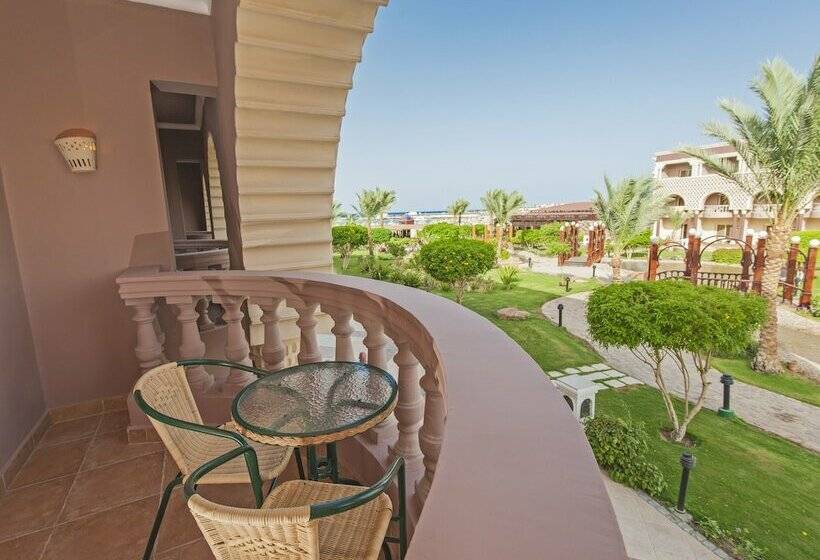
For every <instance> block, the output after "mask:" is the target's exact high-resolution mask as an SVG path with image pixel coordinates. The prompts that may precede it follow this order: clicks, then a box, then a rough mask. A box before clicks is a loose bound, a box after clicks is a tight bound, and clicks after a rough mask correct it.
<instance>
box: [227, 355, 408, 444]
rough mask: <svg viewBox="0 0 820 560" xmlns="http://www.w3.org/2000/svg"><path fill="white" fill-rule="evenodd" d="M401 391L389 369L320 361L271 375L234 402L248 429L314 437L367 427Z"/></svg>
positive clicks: (235, 411) (240, 420)
mask: <svg viewBox="0 0 820 560" xmlns="http://www.w3.org/2000/svg"><path fill="white" fill-rule="evenodd" d="M397 392H398V389H397V386H396V380H395V379H393V376H392V375H390V374H389V373H387V372H386V371H384V370H382V369H380V368H377V367H375V366H371V365H368V364H362V363H359V362H316V363H313V364H303V365H299V366H295V367H291V368H287V369H283V370H281V371H278V372H275V373H271V374H270V375H266V376H264V377H261V378H259V379H258V380H256V381H254V382H253V383H251V384H250V385H248V386H247V387H245V388H244V389H242V391H241V392H240V393H239V394H238V395H237V396H236V398H235V399H234V401H233V418H234V421H235V422H236V423H237V424H239V425H240V426H242V427H243V428H245V429H246V430H248V431H250V432H254V433H257V434H262V435H265V436H274V437H277V436H278V437H310V436H319V435H325V434H332V433H335V432H342V431H347V430H350V429H352V428H355V427H356V426H360V425H364V424H366V423H367V422H368V421H369V420H372V419H373V418H376V417H378V416H379V415H381V414H383V413H384V412H385V411H386V410H387V409H389V408H390V407H391V406H392V405H393V404H394V402H395V400H396V394H397Z"/></svg>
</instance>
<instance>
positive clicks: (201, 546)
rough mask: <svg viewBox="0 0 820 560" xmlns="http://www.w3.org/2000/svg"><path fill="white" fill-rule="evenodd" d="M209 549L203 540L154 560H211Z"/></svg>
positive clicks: (211, 555)
mask: <svg viewBox="0 0 820 560" xmlns="http://www.w3.org/2000/svg"><path fill="white" fill-rule="evenodd" d="M213 559H214V555H213V553H212V552H211V548H210V547H209V546H208V543H206V542H205V540H204V539H200V540H198V541H195V542H192V543H189V544H186V545H184V546H180V547H178V548H175V549H173V550H170V551H168V552H164V553H162V554H159V555H157V557H156V560H213Z"/></svg>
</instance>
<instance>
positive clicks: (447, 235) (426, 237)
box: [418, 222, 470, 243]
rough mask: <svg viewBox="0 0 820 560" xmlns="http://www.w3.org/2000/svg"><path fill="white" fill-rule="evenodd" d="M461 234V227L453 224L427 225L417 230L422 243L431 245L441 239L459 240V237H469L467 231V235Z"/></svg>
mask: <svg viewBox="0 0 820 560" xmlns="http://www.w3.org/2000/svg"><path fill="white" fill-rule="evenodd" d="M462 232H463V230H462V229H461V227H459V226H457V225H455V224H449V223H447V222H439V223H437V224H427V225H426V226H424V227H423V228H421V229H420V230H419V233H418V235H419V239H420V240H421V242H422V243H431V242H433V241H440V240H442V239H459V238H461V237H469V236H470V233H469V231H467V235H463V234H462Z"/></svg>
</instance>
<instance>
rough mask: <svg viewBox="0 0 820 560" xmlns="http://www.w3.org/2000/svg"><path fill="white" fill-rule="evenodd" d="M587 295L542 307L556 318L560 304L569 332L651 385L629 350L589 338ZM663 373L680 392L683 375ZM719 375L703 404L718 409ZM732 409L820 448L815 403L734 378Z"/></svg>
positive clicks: (667, 367)
mask: <svg viewBox="0 0 820 560" xmlns="http://www.w3.org/2000/svg"><path fill="white" fill-rule="evenodd" d="M588 297H589V294H588V293H581V294H572V295H570V296H567V297H562V298H558V299H554V300H552V301H548V302H547V303H545V304H544V305H543V307H542V308H541V311H542V313H543V314H544V315H545V316H546V317H547V318H548V319H550V320H552V321H554V322H557V320H558V310H557V306H558V304H563V305H564V326H565V327H566V328H567V330H568V331H569V332H571V333H572V334H574V335H575V336H578V337H580V338H583V339H584V340H586V341H588V342H589V343H590V344H591V345H592V346H593V347H594V348H595V350H597V351H598V353H599V354H600V355H601V356H602V357H603V358H604V359H605V360H606V362H607V363H608V364H609V365H610V366H611V367H612V368H613V369H616V370H619V371H622V372H624V373H626V374H628V375H630V376H632V377H635V378H637V379H639V380H641V381H643V382H644V383H646V384H647V385H650V386H653V387H654V386H655V380H654V377H653V376H652V374H651V373H650V372H649V371H647V367H646V365H645V364H643V363H642V362H640V361H639V360H638V359H637V358H635V357H634V356H633V355H632V353H631V352H629V350H626V349H622V348H609V349H605V348H603V347H601V346H599V345H597V344H595V343H594V342H592V340H591V338H590V336H589V332H588V331H587V322H586V300H587V298H588ZM664 374H665V375H664V379H665V380H666V382H667V385H668V386H669V387H670V389H671V390H672V391H673V393H675V394H676V395H678V396H682V395H683V382H682V378H681V375H680V373H679V372H678V371H677V369H676V368H675V366H674V365H673V364H672V363H671V362H668V361H667V362H666V363H664ZM719 379H720V373H719V372H717V371H716V370H712V371H711V372H710V375H709V380H710V382H711V383H712V387H711V388H710V391H709V393H708V395H707V397H706V405H705V406H706V407H707V408H711V409H712V410H717V409H718V408H720V406H721V404H722V385H720V382H719ZM694 383H695V384H696V385H697V386H696V387H694V388H693V391H692V392H693V393H695V394H697V392H699V390H700V385H699V383H698V381H697V379H695V380H694ZM690 397H691V395H690ZM732 409H733V410H734V411H735V412H736V414H737V415H738V416H739V417H740V418H742V419H743V420H745V421H746V422H748V423H750V424H752V425H754V426H757V427H759V428H761V429H763V430H766V431H767V432H771V433H773V434H777V435H779V436H781V437H784V438H786V439H788V440H791V441H793V442H795V443H798V444H800V445H802V446H804V447H806V448H808V449H811V450H813V451H816V452H820V408H818V407H815V406H812V405H810V404H806V403H803V402H800V401H797V400H795V399H792V398H789V397H785V396H783V395H780V394H777V393H773V392H771V391H767V390H765V389H761V388H759V387H755V386H753V385H748V384H746V383H743V382H741V381H737V380H735V383H734V385H732Z"/></svg>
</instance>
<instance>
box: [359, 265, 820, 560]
mask: <svg viewBox="0 0 820 560" xmlns="http://www.w3.org/2000/svg"><path fill="white" fill-rule="evenodd" d="M348 273H349V274H350V273H352V274H361V269H360V268H359V267H358V263H357V262H355V261H354V262H353V263H351V268H350V270H348ZM559 281H560V278H558V277H554V276H547V275H544V274H538V273H532V272H524V271H522V281H521V283H520V284H519V285H518V286H517V287H516V288H514V289H512V290H509V291H505V290H501V289H496V290H494V291H493V292H490V293H468V294H467V295H466V296H465V301H464V305H465V306H467V307H469V308H470V309H472V310H473V311H475V312H477V313H479V314H481V315H483V316H484V317H487V318H488V319H489V320H490V321H492V322H493V323H495V324H496V325H498V326H499V328H501V329H502V330H504V331H505V332H506V333H507V334H508V335H509V336H510V337H512V338H513V339H514V340H515V341H516V342H518V343H519V344H520V345H521V347H522V348H524V350H525V351H527V352H528V353H529V354H530V355H531V356H532V357H533V358H534V359H535V360H536V361H537V362H538V364H539V365H540V366H541V368H542V369H543V370H544V371H550V370H554V369H562V368H565V367H571V366H573V365H582V364H591V363H595V362H599V361H601V358H600V357H599V356H598V355H597V354H596V353H595V351H594V350H593V349H592V348H590V347H589V346H588V345H587V344H586V343H585V342H584V341H581V340H579V339H577V338H575V337H574V336H572V335H571V334H569V333H568V332H567V331H566V330H565V329H562V328H558V327H556V326H555V325H554V324H553V323H552V322H550V321H548V320H546V319H544V318H543V317H542V316H541V315H540V312H539V310H540V307H541V305H542V304H543V303H544V302H546V301H549V300H551V299H554V298H556V297H559V296H561V295H563V294H564V293H565V292H564V288H563V287H561V286H559V284H558V282H559ZM594 285H595V283H593V282H577V283H575V284H574V285H573V287H572V291H583V290H589V289H591V288H592V287H594ZM442 295H444V296H445V297H452V294H451V293H446V292H445V293H443V294H442ZM508 306H515V307H519V308H521V309H526V310H527V311H531V312H533V317H532V318H530V319H527V320H524V321H502V320H500V319H497V318H496V317H495V314H494V313H495V310H496V309H499V308H501V307H508ZM732 373H733V374H734V372H732ZM755 375H757V374H755ZM737 377H738V379H743V381H747V380H746V379H744V378H743V377H741V376H740V375H738V376H737ZM789 379H792V378H789ZM776 383H779V384H781V385H780V386H781V387H782V385H783V384H786V383H787V382H786V381H785V380H784V379H780V380H777V381H776ZM766 388H769V387H766ZM771 390H776V389H774V388H772V389H771ZM778 392H784V391H783V390H780V391H778ZM784 394H785V393H784ZM597 409H598V413H600V414H610V415H613V416H631V417H633V418H635V419H638V420H641V421H643V422H645V424H646V426H647V429H648V431H649V432H650V435H651V437H650V440H651V441H650V460H651V461H652V462H653V463H655V464H657V465H658V467H659V468H661V470H662V471H663V472H664V474H665V475H666V478H667V481H668V483H669V487H668V489H667V491H666V493H665V494H664V496H662V498H663V499H665V500H667V501H668V502H673V501H674V500H675V498H676V492H677V485H678V481H679V477H680V464H679V462H678V461H679V458H680V454H681V452H682V451H683V448H682V447H681V446H679V445H676V444H672V443H668V442H666V441H664V440H662V439H661V438H660V436H659V435H658V433H659V430H660V429H661V428H663V427H665V426H667V424H668V421H667V419H666V413H665V410H664V407H663V403H662V401H661V398H660V396H659V395H658V392H657V390H656V389H654V388H650V387H645V386H644V387H638V388H628V389H618V390H607V391H602V392H600V393H598V406H597ZM689 433H690V434H691V435H692V436H693V437H694V438H695V440H696V445H695V447H694V448H693V449H692V451H693V453H694V454H695V456H696V457H697V460H698V464H697V467H696V469H695V471H694V472H693V474H692V478H691V484H690V490H689V498H688V501H687V505H688V509H689V510H690V511H691V512H692V513H693V514H694V515H695V517H696V518H700V517H703V516H706V517H710V518H712V519H715V520H716V521H718V523H720V524H721V526H722V527H724V528H725V529H730V530H733V529H735V528H736V527H743V528H745V529H747V530H748V531H749V534H748V535H747V537H748V538H749V539H750V540H752V541H753V542H754V543H756V544H757V545H758V546H761V547H765V548H766V549H768V553H767V555H766V558H767V559H768V560H775V559H788V560H814V559H816V558H820V549H819V548H818V542H820V540H819V539H820V515H818V514H817V512H818V511H820V457H818V455H817V454H815V453H812V452H810V451H807V450H805V449H803V448H801V447H799V446H797V445H795V444H792V443H790V442H788V441H786V440H784V439H782V438H779V437H776V436H772V435H769V434H767V433H765V432H762V431H760V430H758V429H756V428H754V427H752V426H749V425H748V424H746V423H744V422H743V421H742V420H739V419H731V420H727V419H724V418H719V417H718V416H717V415H716V414H715V413H714V412H712V411H710V410H703V411H702V412H701V413H700V414H699V415H698V417H697V418H696V419H695V421H694V422H693V423H692V425H691V428H690V431H689Z"/></svg>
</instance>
